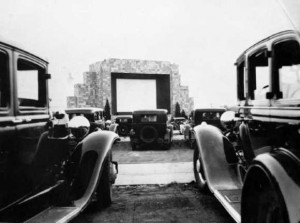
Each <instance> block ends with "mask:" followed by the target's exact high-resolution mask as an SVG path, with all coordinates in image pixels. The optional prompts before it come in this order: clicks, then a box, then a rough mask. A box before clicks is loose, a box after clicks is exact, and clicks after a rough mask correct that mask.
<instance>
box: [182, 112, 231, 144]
mask: <svg viewBox="0 0 300 223" xmlns="http://www.w3.org/2000/svg"><path fill="white" fill-rule="evenodd" d="M225 111H226V109H224V108H198V109H194V110H193V111H192V113H191V117H190V123H187V124H185V126H184V129H183V135H184V139H185V140H186V141H187V142H188V144H189V145H190V146H191V147H193V146H194V143H195V136H194V132H193V129H194V127H195V126H197V125H200V124H201V123H202V122H205V123H207V124H210V125H213V126H216V127H218V128H220V129H223V126H222V125H221V122H220V118H221V115H222V114H223V113H224V112H225Z"/></svg>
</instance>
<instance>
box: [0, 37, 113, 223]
mask: <svg viewBox="0 0 300 223" xmlns="http://www.w3.org/2000/svg"><path fill="white" fill-rule="evenodd" d="M47 70H48V62H47V61H45V60H43V59H41V58H40V57H37V56H35V55H33V54H31V53H29V52H27V51H24V50H21V49H19V48H17V47H14V46H12V45H8V44H5V43H2V42H0V222H68V221H70V220H71V219H73V218H74V217H75V216H77V215H78V214H79V213H80V212H81V211H82V210H83V209H84V208H85V207H87V205H88V204H89V203H90V202H91V201H94V200H96V202H95V204H97V206H98V207H104V206H108V205H109V204H110V203H111V199H112V197H111V196H112V194H111V184H112V183H113V182H114V180H115V179H116V173H117V164H116V163H115V162H113V161H112V153H111V148H112V145H113V144H114V142H115V141H116V140H118V135H117V134H115V133H113V132H109V131H96V132H93V133H91V134H89V129H90V122H89V121H88V120H87V119H86V118H85V117H83V116H80V117H75V118H72V119H71V120H70V121H69V118H68V116H67V115H66V113H64V112H63V113H62V112H55V113H54V116H53V117H52V118H51V116H50V111H49V94H48V80H49V78H50V75H49V74H48V73H47Z"/></svg>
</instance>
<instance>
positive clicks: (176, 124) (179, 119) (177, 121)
mask: <svg viewBox="0 0 300 223" xmlns="http://www.w3.org/2000/svg"><path fill="white" fill-rule="evenodd" d="M185 121H186V118H185V117H174V118H173V121H172V122H171V124H172V125H173V129H174V130H180V125H182V124H183V123H184V122H185Z"/></svg>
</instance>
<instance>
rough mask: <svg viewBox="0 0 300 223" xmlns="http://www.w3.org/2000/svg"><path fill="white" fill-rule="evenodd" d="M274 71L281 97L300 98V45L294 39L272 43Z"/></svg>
mask: <svg viewBox="0 0 300 223" xmlns="http://www.w3.org/2000/svg"><path fill="white" fill-rule="evenodd" d="M274 54H275V55H274V57H275V72H277V73H278V75H279V88H280V91H281V92H282V98H283V99H294V98H300V46H299V43H298V42H297V41H296V40H288V41H284V42H280V43H277V44H275V45H274Z"/></svg>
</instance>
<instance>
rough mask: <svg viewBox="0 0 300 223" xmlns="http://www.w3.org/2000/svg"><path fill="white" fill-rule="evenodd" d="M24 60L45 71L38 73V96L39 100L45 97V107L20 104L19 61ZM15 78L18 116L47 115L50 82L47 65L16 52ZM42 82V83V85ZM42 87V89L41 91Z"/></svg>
mask: <svg viewBox="0 0 300 223" xmlns="http://www.w3.org/2000/svg"><path fill="white" fill-rule="evenodd" d="M19 60H24V61H26V62H28V63H30V64H33V65H34V66H36V67H39V68H41V69H42V70H44V72H43V73H40V71H39V72H38V95H39V100H40V97H41V96H43V97H44V98H43V99H42V100H44V101H42V102H43V104H44V105H43V106H20V105H19V103H18V89H17V81H18V77H17V76H18V75H17V73H18V61H19ZM14 63H15V65H14V78H15V81H14V82H15V84H14V86H15V102H16V103H15V107H16V113H17V114H18V115H28V114H47V113H48V107H49V101H48V97H49V96H48V81H47V64H45V63H43V62H41V61H40V60H38V59H37V58H35V57H32V56H30V55H29V56H27V55H26V54H23V53H21V52H15V60H14ZM41 81H42V83H40V82H41ZM40 87H41V89H40Z"/></svg>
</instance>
